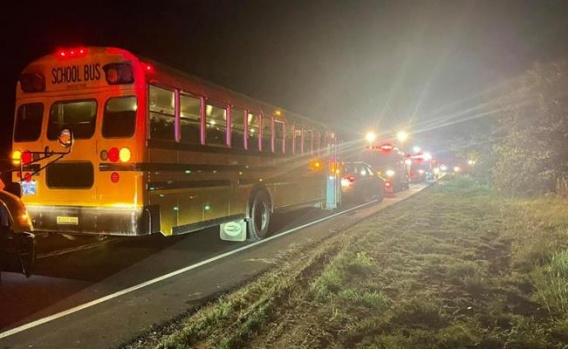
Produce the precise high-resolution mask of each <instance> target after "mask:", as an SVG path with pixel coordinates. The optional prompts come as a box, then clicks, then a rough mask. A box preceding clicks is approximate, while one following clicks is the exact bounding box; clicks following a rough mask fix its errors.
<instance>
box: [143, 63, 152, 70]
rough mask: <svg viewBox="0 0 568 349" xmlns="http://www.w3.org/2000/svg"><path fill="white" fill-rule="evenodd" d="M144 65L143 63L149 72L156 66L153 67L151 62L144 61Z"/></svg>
mask: <svg viewBox="0 0 568 349" xmlns="http://www.w3.org/2000/svg"><path fill="white" fill-rule="evenodd" d="M142 65H143V67H144V70H145V71H147V72H151V71H153V70H154V67H152V65H151V64H148V63H143V64H142Z"/></svg>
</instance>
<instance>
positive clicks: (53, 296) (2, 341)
mask: <svg viewBox="0 0 568 349" xmlns="http://www.w3.org/2000/svg"><path fill="white" fill-rule="evenodd" d="M425 187H426V185H424V184H419V185H414V186H412V187H411V189H410V190H409V191H406V192H402V193H398V194H397V196H396V197H395V198H387V199H385V201H384V202H383V203H382V204H376V203H368V204H366V205H362V206H356V207H351V208H346V209H342V210H341V211H339V212H335V211H333V212H322V211H319V210H314V209H312V210H300V211H297V212H293V213H288V214H284V215H278V216H276V217H274V219H273V221H272V226H271V228H272V231H273V236H272V237H271V238H269V239H266V240H263V241H261V242H260V243H250V242H249V243H231V242H226V241H221V240H219V237H218V235H219V232H218V229H207V230H203V231H200V232H198V233H195V234H191V235H187V236H183V237H176V238H163V237H159V236H156V237H149V238H145V239H139V240H137V241H134V240H132V239H119V240H113V241H109V242H105V243H101V244H98V245H96V246H95V247H93V248H89V249H86V250H79V251H76V252H73V253H66V254H63V255H52V256H49V255H48V257H46V258H42V259H40V263H38V264H39V267H38V269H37V270H36V274H35V275H33V276H32V277H31V278H29V279H25V278H24V277H23V276H20V275H17V274H10V273H3V275H2V286H1V287H0V300H1V304H0V321H1V322H0V325H1V328H2V329H1V330H0V331H2V332H0V347H1V348H112V347H117V346H119V345H120V344H122V343H124V342H125V341H128V340H131V339H133V338H135V337H136V336H138V335H139V334H140V333H142V332H144V331H145V330H147V329H149V328H151V327H152V326H155V325H156V324H160V323H163V322H165V321H168V320H170V319H173V318H175V317H177V316H179V315H180V314H182V313H184V312H185V311H187V310H188V309H191V308H193V307H197V306H199V305H200V304H203V302H206V301H207V300H209V299H211V298H212V297H214V296H215V295H218V294H219V293H221V292H224V291H227V290H229V289H231V288H234V287H235V286H237V285H240V284H242V283H243V282H245V281H246V280H247V279H249V278H251V277H253V276H254V275H257V274H258V273H261V272H263V271H265V270H267V269H268V268H270V267H271V266H273V264H274V258H273V257H274V256H275V255H277V254H278V253H279V252H281V251H285V250H288V249H290V248H294V246H296V245H297V244H302V243H308V242H309V241H313V239H316V238H321V237H325V236H326V235H329V234H337V233H340V232H341V231H342V229H345V228H346V227H348V226H351V225H353V224H355V223H357V222H358V221H361V220H362V219H364V218H365V217H368V216H369V215H373V214H376V213H377V212H378V211H380V210H381V209H383V208H385V207H387V206H389V205H392V204H395V203H397V202H399V201H401V200H403V199H405V198H407V197H409V196H411V195H413V194H415V193H417V192H419V191H420V190H422V189H424V188H425ZM314 222H315V223H314Z"/></svg>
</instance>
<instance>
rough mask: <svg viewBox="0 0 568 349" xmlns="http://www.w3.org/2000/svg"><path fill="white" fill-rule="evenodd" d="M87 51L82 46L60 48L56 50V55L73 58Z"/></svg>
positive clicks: (85, 53) (84, 54)
mask: <svg viewBox="0 0 568 349" xmlns="http://www.w3.org/2000/svg"><path fill="white" fill-rule="evenodd" d="M87 53H88V50H87V49H86V48H84V47H77V48H68V49H60V50H58V51H57V53H56V56H57V57H59V58H62V59H65V58H75V57H84V56H86V55H87Z"/></svg>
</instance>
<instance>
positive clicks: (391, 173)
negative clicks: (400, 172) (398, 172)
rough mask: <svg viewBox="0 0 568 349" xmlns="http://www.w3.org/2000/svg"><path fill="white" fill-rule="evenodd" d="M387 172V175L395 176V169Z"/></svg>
mask: <svg viewBox="0 0 568 349" xmlns="http://www.w3.org/2000/svg"><path fill="white" fill-rule="evenodd" d="M386 174H387V176H389V177H392V176H394V171H393V170H387V172H386Z"/></svg>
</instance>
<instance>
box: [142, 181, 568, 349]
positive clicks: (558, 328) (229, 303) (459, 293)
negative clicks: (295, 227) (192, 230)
mask: <svg viewBox="0 0 568 349" xmlns="http://www.w3.org/2000/svg"><path fill="white" fill-rule="evenodd" d="M282 261H283V262H284V261H285V263H282V265H281V266H279V267H278V268H275V269H272V270H270V271H269V272H267V273H265V274H263V275H261V276H260V277H258V278H257V279H255V280H254V281H252V282H250V283H249V284H247V285H246V286H245V287H242V288H240V289H238V290H235V291H234V292H232V293H230V294H227V295H224V296H222V297H220V298H219V299H218V300H216V301H215V302H212V303H210V304H208V305H206V306H204V307H203V308H201V309H200V310H199V311H197V312H195V313H194V314H192V315H191V316H189V317H188V318H187V319H184V320H183V321H182V322H181V323H180V322H178V323H177V325H176V326H170V327H169V328H167V330H166V331H165V332H167V333H166V334H164V335H163V336H161V337H160V336H158V337H154V338H151V339H147V341H146V342H144V343H142V344H138V345H136V347H139V346H152V347H158V348H568V201H566V200H564V201H562V200H559V199H554V198H546V199H538V200H518V199H517V200H502V199H499V198H498V197H496V196H495V195H493V193H492V192H491V191H490V190H489V189H488V188H486V187H483V186H480V185H478V184H476V183H475V182H473V181H471V180H469V179H467V178H457V179H453V180H449V181H445V182H443V183H442V184H440V185H435V186H434V187H432V188H430V189H428V190H427V191H425V192H422V193H420V194H418V195H416V196H414V197H413V198H410V199H408V200H407V201H405V202H403V203H401V204H399V205H396V206H393V207H390V208H388V209H386V210H385V211H383V212H382V213H381V214H379V215H377V216H374V217H371V218H370V219H367V220H365V221H364V222H363V223H361V224H358V225H357V226H355V227H353V228H351V229H349V230H348V231H347V232H346V233H345V234H339V235H337V236H334V237H333V238H331V239H328V240H327V241H325V242H323V243H321V244H319V245H317V248H314V247H313V246H312V247H311V248H310V249H304V250H297V251H290V252H288V253H287V254H286V255H285V256H283V257H282ZM276 265H278V264H276Z"/></svg>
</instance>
